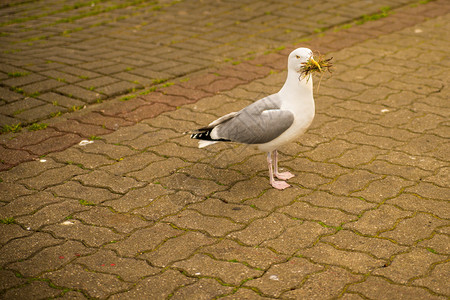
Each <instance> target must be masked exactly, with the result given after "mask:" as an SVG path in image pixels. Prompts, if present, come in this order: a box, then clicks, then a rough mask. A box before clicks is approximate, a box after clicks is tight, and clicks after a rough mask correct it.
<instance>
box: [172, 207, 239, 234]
mask: <svg viewBox="0 0 450 300" xmlns="http://www.w3.org/2000/svg"><path fill="white" fill-rule="evenodd" d="M164 221H166V222H170V223H173V224H175V225H176V226H177V227H180V228H186V229H191V230H199V231H201V232H202V231H203V232H207V233H208V234H209V235H211V236H213V237H221V236H225V235H226V234H228V233H230V232H232V231H236V230H239V229H242V228H243V227H244V226H243V225H240V224H237V223H234V222H231V221H230V220H228V219H226V218H222V217H220V216H217V217H209V216H203V215H201V214H200V213H198V212H195V211H193V210H184V211H182V212H181V213H179V214H178V215H176V216H169V217H167V218H165V219H164Z"/></svg>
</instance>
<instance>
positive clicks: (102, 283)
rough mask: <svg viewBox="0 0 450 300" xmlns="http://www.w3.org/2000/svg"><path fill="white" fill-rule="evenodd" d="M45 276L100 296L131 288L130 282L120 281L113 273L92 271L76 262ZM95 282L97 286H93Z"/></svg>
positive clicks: (54, 281) (57, 283)
mask: <svg viewBox="0 0 450 300" xmlns="http://www.w3.org/2000/svg"><path fill="white" fill-rule="evenodd" d="M45 277H46V278H49V279H50V280H51V281H52V282H53V283H54V284H56V285H58V286H71V287H73V288H76V289H80V290H82V291H84V292H86V293H87V294H88V295H89V296H91V297H98V298H105V297H107V296H108V295H110V294H113V293H117V292H119V291H123V290H126V289H128V288H130V284H127V283H125V282H123V281H120V280H119V279H118V278H117V277H116V276H114V275H112V274H105V273H97V272H92V271H89V270H85V269H84V268H82V267H81V266H79V265H76V264H74V265H72V264H71V265H68V266H66V267H64V268H63V269H60V270H58V271H53V272H49V273H46V274H45ZM93 284H94V285H95V287H92V285H93Z"/></svg>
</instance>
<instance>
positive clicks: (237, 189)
mask: <svg viewBox="0 0 450 300" xmlns="http://www.w3.org/2000/svg"><path fill="white" fill-rule="evenodd" d="M265 181H267V179H265V178H264V180H255V179H251V180H244V181H239V182H237V183H236V184H234V185H233V186H232V187H231V189H229V190H226V191H222V192H217V193H215V194H214V197H217V198H220V199H222V200H224V201H225V202H226V203H237V204H239V203H242V202H244V200H245V199H251V198H256V197H258V196H259V195H260V194H261V192H262V191H263V189H265V188H267V187H268V186H267V182H265ZM249 186H253V187H255V188H254V189H249V188H248V187H249ZM236 194H238V195H240V196H239V198H238V199H236V198H235V197H234V196H233V195H236Z"/></svg>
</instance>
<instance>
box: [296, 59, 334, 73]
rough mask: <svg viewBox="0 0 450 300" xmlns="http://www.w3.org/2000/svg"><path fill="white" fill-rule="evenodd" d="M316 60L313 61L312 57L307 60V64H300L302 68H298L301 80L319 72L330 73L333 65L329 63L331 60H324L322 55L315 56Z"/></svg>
mask: <svg viewBox="0 0 450 300" xmlns="http://www.w3.org/2000/svg"><path fill="white" fill-rule="evenodd" d="M315 57H316V59H313V58H312V57H311V58H310V59H308V61H307V62H305V63H302V67H301V68H300V78H301V79H303V78H305V77H307V76H308V75H309V74H312V73H315V72H319V73H324V72H326V71H328V72H330V73H331V68H332V67H333V64H332V63H331V60H332V59H333V58H332V57H331V58H328V59H325V58H324V57H323V56H322V55H320V54H319V55H315Z"/></svg>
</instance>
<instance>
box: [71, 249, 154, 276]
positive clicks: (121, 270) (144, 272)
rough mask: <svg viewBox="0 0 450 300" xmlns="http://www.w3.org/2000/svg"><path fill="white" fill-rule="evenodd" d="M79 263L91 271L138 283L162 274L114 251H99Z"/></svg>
mask: <svg viewBox="0 0 450 300" xmlns="http://www.w3.org/2000/svg"><path fill="white" fill-rule="evenodd" d="M77 263H79V264H82V265H84V266H86V267H87V268H88V269H89V270H93V271H97V272H102V273H108V274H116V275H117V276H118V277H119V278H120V279H123V280H125V281H128V282H137V281H138V280H139V279H141V278H143V277H147V276H151V275H155V274H157V273H159V272H160V269H158V268H154V267H151V266H149V265H148V264H147V263H146V262H145V261H143V260H138V259H132V258H121V257H118V256H117V255H116V254H115V253H114V251H111V250H103V249H101V250H99V251H98V252H96V253H95V254H92V255H89V256H84V257H81V258H79V259H77Z"/></svg>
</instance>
